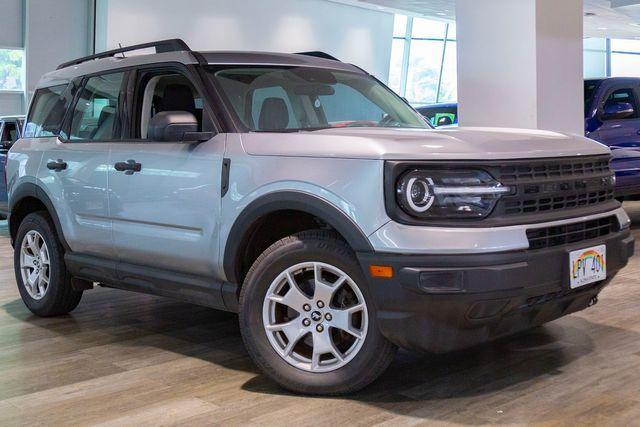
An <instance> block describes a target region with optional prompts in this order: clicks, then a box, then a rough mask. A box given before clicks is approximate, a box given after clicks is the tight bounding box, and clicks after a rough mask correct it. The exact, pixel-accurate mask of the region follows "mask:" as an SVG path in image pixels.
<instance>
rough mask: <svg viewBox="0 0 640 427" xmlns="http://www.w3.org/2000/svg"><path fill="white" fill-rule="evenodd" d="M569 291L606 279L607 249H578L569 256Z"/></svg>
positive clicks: (601, 246)
mask: <svg viewBox="0 0 640 427" xmlns="http://www.w3.org/2000/svg"><path fill="white" fill-rule="evenodd" d="M569 268H570V270H569V274H570V278H571V289H575V288H579V287H580V286H585V285H588V284H589V283H594V282H599V281H601V280H604V279H606V278H607V247H606V246H605V245H600V246H593V247H591V248H586V249H579V250H577V251H573V252H571V253H570V254H569Z"/></svg>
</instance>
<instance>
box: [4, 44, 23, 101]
mask: <svg viewBox="0 0 640 427" xmlns="http://www.w3.org/2000/svg"><path fill="white" fill-rule="evenodd" d="M0 90H15V91H21V90H24V51H23V50H22V49H0Z"/></svg>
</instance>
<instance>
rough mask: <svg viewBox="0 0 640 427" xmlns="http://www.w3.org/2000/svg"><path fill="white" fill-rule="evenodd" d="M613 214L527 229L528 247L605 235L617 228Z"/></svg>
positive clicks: (572, 241)
mask: <svg viewBox="0 0 640 427" xmlns="http://www.w3.org/2000/svg"><path fill="white" fill-rule="evenodd" d="M618 228H619V227H618V220H617V219H616V217H615V216H608V217H605V218H598V219H592V220H589V221H583V222H576V223H573V224H565V225H556V226H553V227H544V228H534V229H531V230H527V239H528V240H529V249H543V248H550V247H553V246H561V245H567V244H570V243H577V242H582V241H585V240H591V239H596V238H598V237H603V236H607V235H608V234H611V233H613V232H615V231H617V230H618Z"/></svg>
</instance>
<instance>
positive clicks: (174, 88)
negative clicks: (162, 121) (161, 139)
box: [134, 73, 213, 139]
mask: <svg viewBox="0 0 640 427" xmlns="http://www.w3.org/2000/svg"><path fill="white" fill-rule="evenodd" d="M137 101H138V102H137V105H138V107H137V108H138V111H137V114H136V115H135V116H134V117H138V118H139V121H138V122H137V123H136V124H135V126H134V129H136V133H137V132H139V134H137V135H136V136H137V137H138V138H142V139H147V132H148V129H149V121H150V120H151V118H152V117H153V116H155V115H156V114H158V113H160V112H163V111H186V112H189V113H191V114H193V115H194V116H195V118H196V120H197V121H198V131H203V130H204V131H210V130H212V129H213V124H212V123H211V122H210V120H209V119H208V117H207V115H206V114H204V100H203V99H202V97H201V96H200V94H199V93H198V91H197V90H196V88H195V87H194V86H193V84H192V83H191V81H189V79H188V78H187V77H185V76H183V75H182V74H177V73H170V74H157V73H152V74H148V75H146V76H145V77H144V78H143V79H142V84H141V89H140V91H139V92H138V98H137Z"/></svg>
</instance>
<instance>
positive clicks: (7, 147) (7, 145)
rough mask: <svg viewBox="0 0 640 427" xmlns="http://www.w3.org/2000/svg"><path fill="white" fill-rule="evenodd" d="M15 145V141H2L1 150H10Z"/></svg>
mask: <svg viewBox="0 0 640 427" xmlns="http://www.w3.org/2000/svg"><path fill="white" fill-rule="evenodd" d="M12 145H13V141H2V142H0V150H6V151H8V150H10V149H11V146H12Z"/></svg>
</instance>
